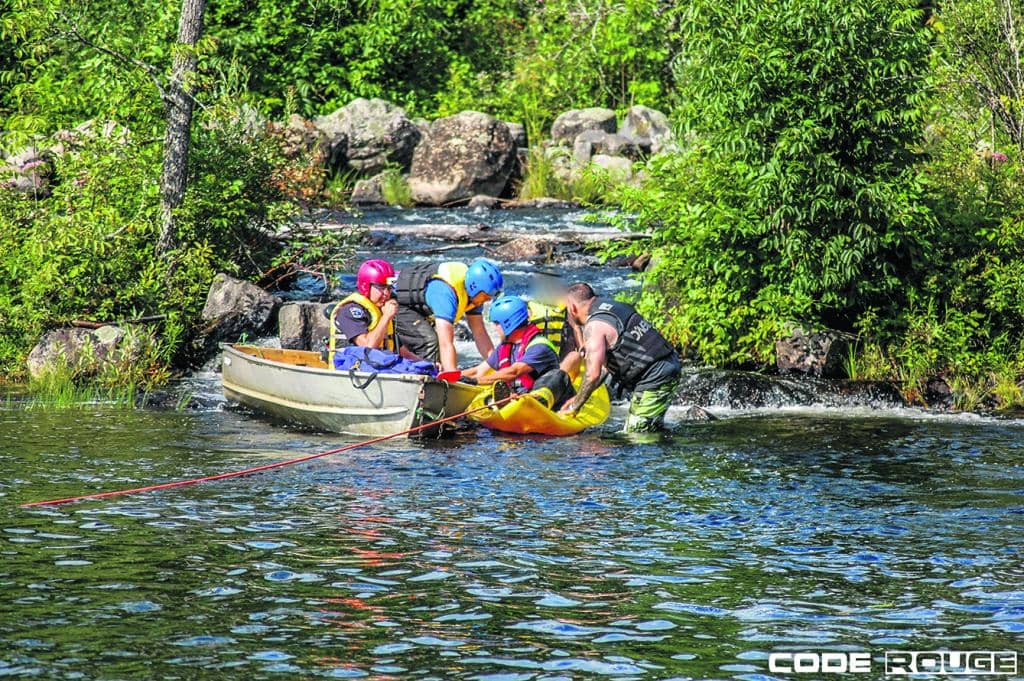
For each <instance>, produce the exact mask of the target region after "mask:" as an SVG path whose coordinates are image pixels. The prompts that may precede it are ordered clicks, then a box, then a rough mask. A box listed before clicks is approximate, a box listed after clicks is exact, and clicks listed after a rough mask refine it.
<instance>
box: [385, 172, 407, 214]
mask: <svg viewBox="0 0 1024 681" xmlns="http://www.w3.org/2000/svg"><path fill="white" fill-rule="evenodd" d="M380 181H381V184H380V189H381V194H382V195H383V196H384V201H385V203H387V204H388V205H389V206H399V207H401V208H409V207H411V206H412V205H413V200H412V189H410V188H409V182H408V181H407V180H406V178H405V175H403V174H402V171H401V169H400V168H388V169H387V170H385V171H384V172H383V173H381V178H380Z"/></svg>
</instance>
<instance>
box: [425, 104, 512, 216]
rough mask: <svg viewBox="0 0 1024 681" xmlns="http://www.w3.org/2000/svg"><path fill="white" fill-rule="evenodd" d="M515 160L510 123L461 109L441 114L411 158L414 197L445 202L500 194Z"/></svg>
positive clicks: (430, 203)
mask: <svg viewBox="0 0 1024 681" xmlns="http://www.w3.org/2000/svg"><path fill="white" fill-rule="evenodd" d="M515 162H516V145H515V141H514V140H513V139H512V135H511V134H510V132H509V129H508V126H507V125H505V124H504V123H502V122H501V121H499V120H498V119H496V118H494V117H493V116H488V115H487V114H483V113H479V112H476V111H463V112H462V113H459V114H456V115H454V116H449V117H447V118H439V119H437V120H436V121H434V122H433V123H432V124H431V125H430V133H429V134H428V135H427V136H426V138H425V139H424V140H423V141H422V142H420V144H419V146H417V147H416V153H415V155H414V156H413V159H412V169H411V171H410V173H409V188H410V189H411V190H412V197H413V201H415V202H416V203H418V204H422V205H428V206H446V205H451V204H457V203H463V202H465V201H468V200H469V199H470V198H471V197H473V196H474V195H476V194H486V195H488V196H500V195H501V193H502V192H503V191H504V189H505V186H506V185H507V184H508V181H509V178H510V177H511V175H512V172H513V170H514V166H515Z"/></svg>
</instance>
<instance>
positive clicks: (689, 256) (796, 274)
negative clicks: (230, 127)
mask: <svg viewBox="0 0 1024 681" xmlns="http://www.w3.org/2000/svg"><path fill="white" fill-rule="evenodd" d="M923 21H924V18H923V16H922V13H921V12H920V11H919V10H918V9H917V5H916V4H915V3H911V2H907V1H904V0H854V1H853V2H846V1H840V0H812V1H808V0H784V1H783V2H779V3H773V4H771V5H763V4H757V3H750V2H746V1H745V0H735V1H733V2H720V1H719V0H695V1H694V2H691V3H689V4H688V5H687V6H686V9H685V10H684V11H683V16H682V19H681V23H680V25H681V30H682V33H683V36H682V42H683V45H684V52H683V54H682V55H681V58H680V60H679V64H680V68H679V73H678V83H679V85H678V90H679V99H680V102H681V103H682V104H681V107H680V109H679V111H678V113H679V116H680V119H681V121H682V123H683V127H684V129H685V131H686V139H687V145H688V148H687V149H686V150H685V151H684V152H682V153H681V154H678V155H674V156H670V157H668V158H665V159H664V160H661V161H659V162H657V163H654V164H653V166H652V168H651V169H650V170H651V176H652V182H651V183H650V184H649V185H648V186H647V187H645V188H643V189H641V190H639V191H632V192H631V191H627V192H625V193H624V200H625V203H626V207H627V209H630V210H634V211H636V212H637V213H638V215H639V217H640V220H639V223H638V224H640V225H641V226H653V227H654V237H653V239H652V243H651V244H649V246H653V247H654V248H655V249H656V250H657V252H658V253H659V254H660V255H661V256H662V257H660V258H659V259H658V262H657V264H656V265H655V266H654V268H653V269H652V270H651V272H650V276H649V280H650V281H649V284H650V286H649V287H648V288H647V293H646V295H645V296H644V300H643V305H642V306H643V307H644V308H645V309H646V310H647V311H648V312H654V311H655V310H664V309H665V308H666V307H670V308H673V309H675V310H676V311H675V313H674V314H673V315H672V316H671V320H670V322H669V327H668V331H669V333H670V335H671V336H672V337H673V338H674V339H675V340H676V341H678V342H681V343H682V344H683V345H685V346H687V347H688V348H690V349H692V350H693V351H694V352H696V353H697V354H699V355H700V356H702V357H703V358H705V359H706V360H709V361H712V362H736V363H743V362H750V361H753V362H766V361H768V360H769V359H770V357H771V353H772V347H773V345H774V342H775V340H776V339H777V338H778V337H779V336H780V335H782V334H783V333H784V332H785V330H786V329H787V328H788V327H789V326H790V325H791V324H793V323H800V324H803V325H805V326H810V327H814V326H818V325H823V324H824V325H838V326H843V323H844V321H845V323H846V324H847V325H848V324H849V323H850V320H851V319H854V318H855V316H856V313H857V311H858V310H861V309H864V308H866V307H871V306H886V305H889V304H891V303H892V302H894V301H895V300H897V299H898V298H899V296H900V294H901V292H902V291H903V289H904V287H905V286H906V282H905V279H904V277H905V273H906V271H907V269H908V267H911V266H912V265H913V264H914V263H915V262H916V261H917V259H918V258H919V257H920V253H921V251H922V250H923V249H924V248H925V247H926V246H927V240H926V237H927V234H928V231H929V228H930V225H931V223H932V218H931V215H930V213H929V211H928V209H927V207H926V205H925V204H924V202H923V200H922V195H923V187H922V183H921V181H920V179H919V176H918V171H917V168H916V166H915V161H916V159H915V157H914V156H913V154H912V153H911V152H910V149H911V146H912V145H913V144H914V143H915V142H916V141H917V140H918V138H919V135H920V128H921V119H922V112H921V109H922V106H923V105H924V103H925V95H926V91H925V89H924V86H925V84H926V75H927V73H926V66H927V57H928V55H929V49H930V42H929V41H930V36H929V32H928V31H927V30H926V29H925V28H924V26H923Z"/></svg>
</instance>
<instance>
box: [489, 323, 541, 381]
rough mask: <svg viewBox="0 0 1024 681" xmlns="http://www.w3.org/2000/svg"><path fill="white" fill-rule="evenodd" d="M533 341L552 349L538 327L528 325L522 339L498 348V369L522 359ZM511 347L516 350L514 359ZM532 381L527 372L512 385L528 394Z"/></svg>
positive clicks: (503, 344)
mask: <svg viewBox="0 0 1024 681" xmlns="http://www.w3.org/2000/svg"><path fill="white" fill-rule="evenodd" d="M534 340H537V341H538V342H541V343H544V344H545V345H547V346H548V347H551V348H552V350H553V349H554V347H553V345H552V343H551V341H549V340H548V339H547V338H546V337H545V336H544V335H543V334H541V330H540V327H539V326H537V325H536V324H530V325H529V326H527V327H526V331H524V332H523V337H522V338H520V339H519V342H518V343H508V342H506V343H502V344H501V345H499V346H498V369H499V370H500V369H504V368H505V367H510V366H512V365H513V364H515V363H516V362H518V361H520V360H521V359H522V358H523V355H525V354H526V351H527V350H528V349H529V348H530V344H531V343H533V341H534ZM513 346H515V347H517V348H518V351H517V352H516V353H515V358H513V357H512V348H513ZM534 380H535V379H534V378H533V376H531V375H530V373H529V372H527V373H525V374H523V375H522V376H520V377H519V378H517V379H516V380H515V382H514V383H513V385H514V386H515V387H516V388H519V389H521V390H524V391H526V392H529V391H530V389H531V388H533V382H534Z"/></svg>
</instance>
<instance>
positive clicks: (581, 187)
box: [517, 146, 620, 206]
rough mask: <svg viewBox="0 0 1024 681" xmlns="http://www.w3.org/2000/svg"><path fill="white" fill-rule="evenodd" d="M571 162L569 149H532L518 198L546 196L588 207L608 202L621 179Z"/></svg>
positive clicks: (596, 167)
mask: <svg viewBox="0 0 1024 681" xmlns="http://www.w3.org/2000/svg"><path fill="white" fill-rule="evenodd" d="M570 163H571V161H570V155H569V152H568V150H563V149H559V148H557V147H556V148H553V149H550V150H545V149H543V148H542V147H539V146H537V147H533V148H531V149H530V153H529V156H528V157H527V162H526V172H525V174H524V176H523V179H522V181H521V182H520V183H519V187H518V190H517V196H518V198H520V199H524V200H525V199H536V198H543V197H549V198H553V199H562V200H564V201H575V202H577V203H580V204H583V205H587V206H590V205H602V204H605V203H607V202H608V201H609V199H610V198H611V197H612V196H613V195H614V190H615V187H616V186H618V184H619V182H620V178H615V177H612V176H611V174H609V173H608V172H607V171H606V170H605V169H604V168H601V167H600V166H595V165H587V166H585V167H583V168H578V169H573V168H571V167H570Z"/></svg>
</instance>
